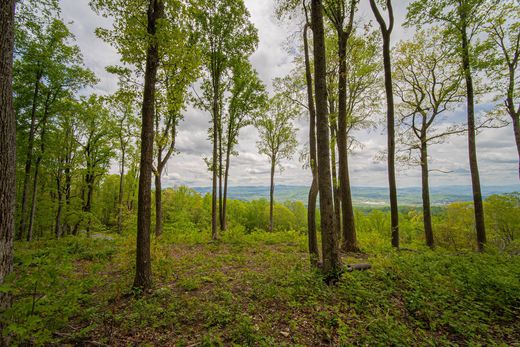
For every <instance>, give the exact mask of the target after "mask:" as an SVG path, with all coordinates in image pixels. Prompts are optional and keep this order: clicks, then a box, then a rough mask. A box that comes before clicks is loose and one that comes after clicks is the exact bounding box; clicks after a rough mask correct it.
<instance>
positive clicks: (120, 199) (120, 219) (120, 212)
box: [117, 148, 126, 235]
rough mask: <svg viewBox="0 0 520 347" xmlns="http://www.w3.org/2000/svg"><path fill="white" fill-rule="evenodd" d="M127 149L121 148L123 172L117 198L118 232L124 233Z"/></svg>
mask: <svg viewBox="0 0 520 347" xmlns="http://www.w3.org/2000/svg"><path fill="white" fill-rule="evenodd" d="M125 152H126V151H125V148H121V171H120V172H119V195H118V197H117V232H118V233H119V235H121V234H122V233H123V195H124V184H125V183H124V182H125V154H126V153H125Z"/></svg>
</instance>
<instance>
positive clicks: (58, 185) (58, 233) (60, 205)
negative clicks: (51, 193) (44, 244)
mask: <svg viewBox="0 0 520 347" xmlns="http://www.w3.org/2000/svg"><path fill="white" fill-rule="evenodd" d="M60 165H61V164H60ZM60 170H61V169H60ZM56 193H57V195H58V210H57V211H56V223H55V226H54V235H56V238H57V239H59V238H60V237H61V235H62V229H61V219H62V218H61V216H62V214H63V191H62V186H61V172H60V173H58V176H57V177H56Z"/></svg>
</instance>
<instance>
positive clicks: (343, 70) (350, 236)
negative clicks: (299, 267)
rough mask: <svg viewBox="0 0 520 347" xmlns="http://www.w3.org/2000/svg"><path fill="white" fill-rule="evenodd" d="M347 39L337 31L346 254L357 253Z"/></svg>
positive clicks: (339, 141)
mask: <svg viewBox="0 0 520 347" xmlns="http://www.w3.org/2000/svg"><path fill="white" fill-rule="evenodd" d="M347 39H348V35H347V34H346V33H345V32H343V30H340V31H338V54H339V77H338V99H339V105H338V135H337V138H338V156H339V181H340V184H339V186H340V190H341V211H342V217H343V227H342V235H343V240H342V241H343V242H342V245H341V248H342V249H343V250H344V251H346V252H358V251H359V247H358V244H357V236H356V226H355V222H354V208H353V206H352V194H351V190H350V175H349V172H348V142H347V140H348V138H347Z"/></svg>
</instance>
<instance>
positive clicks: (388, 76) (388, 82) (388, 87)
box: [383, 34, 399, 248]
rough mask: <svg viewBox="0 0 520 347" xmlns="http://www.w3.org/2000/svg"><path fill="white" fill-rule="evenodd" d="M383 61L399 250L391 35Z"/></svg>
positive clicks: (394, 233)
mask: <svg viewBox="0 0 520 347" xmlns="http://www.w3.org/2000/svg"><path fill="white" fill-rule="evenodd" d="M383 58H384V59H383V60H384V69H385V91H386V100H387V105H388V110H387V129H388V185H389V189H390V214H391V220H392V221H391V222H392V246H394V247H395V248H399V209H398V205H397V183H396V178H395V130H394V127H395V120H394V117H395V111H394V94H393V87H392V65H391V58H390V34H388V35H383Z"/></svg>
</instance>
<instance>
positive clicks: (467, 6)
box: [371, 0, 499, 251]
mask: <svg viewBox="0 0 520 347" xmlns="http://www.w3.org/2000/svg"><path fill="white" fill-rule="evenodd" d="M371 1H373V0H371ZM498 2H499V1H498V0H432V1H426V0H415V1H413V2H412V3H410V5H409V6H408V14H407V22H408V23H412V24H419V25H422V24H429V23H434V22H435V23H440V24H441V25H443V26H444V28H445V31H444V33H445V36H444V37H445V38H444V39H445V40H446V41H447V42H450V43H451V44H452V45H453V46H454V47H455V48H456V50H457V52H458V55H459V58H460V61H461V64H462V69H463V71H464V79H465V82H466V107H467V118H468V120H467V122H468V154H469V166H470V171H471V185H472V188H473V204H474V210H475V227H476V231H477V244H478V249H479V250H480V251H482V250H484V246H485V244H486V225H485V223H484V205H483V203H482V190H481V188H480V174H479V169H478V162H477V146H476V125H475V86H474V71H475V69H476V67H477V66H476V65H477V63H478V54H479V53H478V51H479V50H480V48H481V47H480V44H479V42H478V36H479V34H480V33H482V31H483V28H484V24H485V23H486V19H487V18H488V17H489V15H490V13H491V12H492V9H493V7H494V6H496V4H497V3H498Z"/></svg>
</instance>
